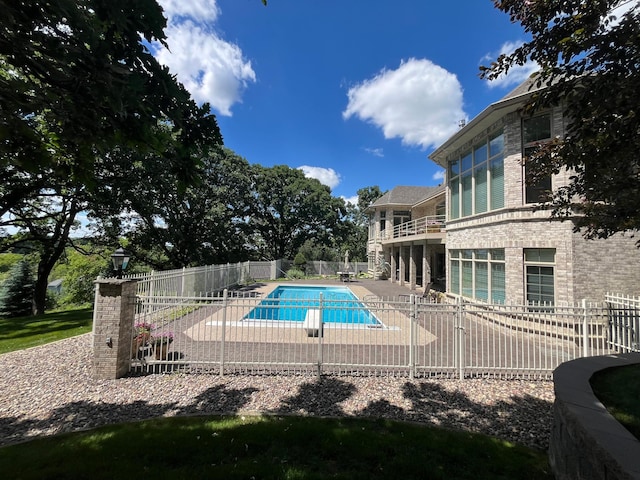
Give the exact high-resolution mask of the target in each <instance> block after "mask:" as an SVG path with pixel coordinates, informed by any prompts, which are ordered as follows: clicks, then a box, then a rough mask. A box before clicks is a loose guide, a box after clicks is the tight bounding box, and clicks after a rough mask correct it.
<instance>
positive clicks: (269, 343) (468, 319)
mask: <svg viewBox="0 0 640 480" xmlns="http://www.w3.org/2000/svg"><path fill="white" fill-rule="evenodd" d="M284 307H285V305H284V304H283V303H282V302H281V301H279V300H278V299H270V298H268V297H264V296H263V294H262V293H261V292H259V291H251V290H250V289H249V290H245V291H242V292H233V291H226V290H225V291H224V292H223V293H222V294H221V295H219V296H213V297H212V296H167V295H150V294H149V293H145V294H142V295H138V297H137V300H136V319H135V322H136V325H135V327H134V328H135V330H136V331H142V330H146V331H148V332H149V333H148V335H147V336H146V338H145V339H144V341H142V342H141V341H136V340H135V339H134V342H133V343H132V355H131V357H132V361H131V369H132V370H134V371H166V370H179V371H187V372H201V371H212V372H215V373H219V374H230V373H248V374H272V373H280V374H317V375H398V376H407V377H412V378H413V377H427V376H447V377H456V378H466V377H478V376H493V377H504V378H507V377H509V378H550V377H551V375H552V372H553V370H554V369H555V368H556V367H557V366H558V365H559V364H560V363H562V362H564V361H567V360H570V359H573V358H578V357H583V356H592V355H603V354H608V353H613V352H617V351H620V346H619V345H618V344H617V343H616V341H614V340H615V339H614V338H612V332H614V331H615V328H613V327H612V323H611V319H610V314H609V312H608V308H607V306H606V305H603V306H599V305H587V304H584V303H583V304H581V305H578V306H565V307H560V306H553V307H532V306H522V305H520V306H506V305H488V304H481V303H466V302H464V303H463V302H460V301H458V303H428V302H427V301H425V299H423V298H421V297H416V296H413V295H412V296H406V297H399V298H384V297H375V296H372V295H367V296H365V297H362V298H361V299H360V300H359V301H357V302H348V301H345V300H334V299H332V298H328V297H321V299H320V300H319V301H317V302H315V303H310V301H309V300H305V299H299V300H293V301H291V300H289V301H288V302H287V304H286V310H287V311H288V312H289V313H287V314H286V315H285V317H286V316H287V315H289V316H290V318H281V317H280V316H279V315H282V312H283V311H284ZM256 312H259V314H256ZM636 315H637V312H636ZM294 317H295V318H294ZM163 338H164V339H167V338H172V341H171V343H168V344H166V343H165V344H163V343H162V339H163ZM165 346H166V347H168V348H165Z"/></svg>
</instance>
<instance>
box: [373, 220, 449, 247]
mask: <svg viewBox="0 0 640 480" xmlns="http://www.w3.org/2000/svg"><path fill="white" fill-rule="evenodd" d="M444 238H445V216H444V215H432V216H428V217H422V218H418V219H415V220H411V221H409V222H405V223H401V224H400V225H396V226H394V227H393V228H387V229H386V230H383V231H382V232H380V234H379V235H378V237H377V238H376V239H375V241H376V242H379V243H383V244H385V243H393V242H394V241H398V240H402V241H404V240H407V241H408V240H411V241H413V240H442V241H444Z"/></svg>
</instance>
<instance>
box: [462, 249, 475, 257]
mask: <svg viewBox="0 0 640 480" xmlns="http://www.w3.org/2000/svg"><path fill="white" fill-rule="evenodd" d="M462 258H473V250H462Z"/></svg>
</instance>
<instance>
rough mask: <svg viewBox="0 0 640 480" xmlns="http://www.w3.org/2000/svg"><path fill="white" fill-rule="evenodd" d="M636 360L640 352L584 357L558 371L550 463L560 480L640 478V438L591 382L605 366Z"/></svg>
mask: <svg viewBox="0 0 640 480" xmlns="http://www.w3.org/2000/svg"><path fill="white" fill-rule="evenodd" d="M634 363H640V353H630V354H621V355H607V356H601V357H588V358H580V359H577V360H572V361H569V362H565V363H563V364H561V365H560V366H559V367H558V368H557V369H556V370H555V371H554V374H553V377H554V378H553V381H554V388H555V395H556V398H555V402H554V405H553V415H554V425H553V429H552V431H551V439H550V444H549V462H550V464H551V468H552V470H553V473H554V474H555V476H556V479H557V480H576V479H580V480H623V479H624V480H628V479H635V480H640V441H638V439H636V438H635V437H634V436H633V435H631V433H629V432H628V431H627V430H626V429H625V428H624V427H623V426H622V425H620V424H619V423H618V422H617V421H616V420H615V419H614V418H613V417H612V416H611V415H610V414H609V412H607V410H606V409H605V407H604V406H603V405H602V403H600V401H599V400H598V399H597V398H596V396H595V395H594V394H593V391H592V390H591V385H590V384H589V379H590V378H591V376H592V375H593V374H594V373H595V372H597V371H599V370H604V369H606V368H611V367H620V366H624V365H630V364H634ZM639 401H640V399H639Z"/></svg>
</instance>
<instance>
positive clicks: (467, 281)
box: [462, 262, 473, 297]
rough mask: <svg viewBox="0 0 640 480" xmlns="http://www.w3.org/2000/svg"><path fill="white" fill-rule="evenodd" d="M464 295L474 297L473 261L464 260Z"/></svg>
mask: <svg viewBox="0 0 640 480" xmlns="http://www.w3.org/2000/svg"><path fill="white" fill-rule="evenodd" d="M462 295H464V296H465V297H473V263H472V262H462Z"/></svg>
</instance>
